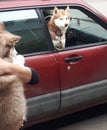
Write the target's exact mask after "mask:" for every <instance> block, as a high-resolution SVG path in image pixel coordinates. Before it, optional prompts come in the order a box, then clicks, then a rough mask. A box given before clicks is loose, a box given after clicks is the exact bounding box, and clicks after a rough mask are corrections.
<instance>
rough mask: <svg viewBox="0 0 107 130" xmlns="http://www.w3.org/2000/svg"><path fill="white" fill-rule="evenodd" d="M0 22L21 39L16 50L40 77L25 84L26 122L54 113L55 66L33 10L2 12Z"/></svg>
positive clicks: (57, 98)
mask: <svg viewBox="0 0 107 130" xmlns="http://www.w3.org/2000/svg"><path fill="white" fill-rule="evenodd" d="M0 21H2V22H3V23H4V24H5V28H6V29H7V30H8V31H10V32H11V33H14V34H17V35H20V36H21V37H22V38H21V40H20V41H19V42H18V43H17V44H16V50H17V51H18V53H19V54H22V55H24V56H25V60H26V65H27V66H30V67H33V68H34V69H35V70H36V71H37V72H38V74H39V77H40V82H39V84H38V85H33V86H30V85H25V96H26V99H27V110H28V114H27V120H32V119H35V120H36V119H38V118H42V117H45V116H47V115H51V114H53V113H56V112H57V111H58V109H59V105H60V88H59V85H60V82H59V71H58V65H57V62H56V59H55V56H54V54H53V53H52V51H51V49H50V44H49V45H48V42H49V41H48V38H47V36H46V33H45V32H44V29H43V27H42V24H41V22H40V19H39V17H38V15H37V13H36V11H35V9H23V10H21V9H19V10H17V9H15V10H11V11H9V10H6V11H2V12H0Z"/></svg>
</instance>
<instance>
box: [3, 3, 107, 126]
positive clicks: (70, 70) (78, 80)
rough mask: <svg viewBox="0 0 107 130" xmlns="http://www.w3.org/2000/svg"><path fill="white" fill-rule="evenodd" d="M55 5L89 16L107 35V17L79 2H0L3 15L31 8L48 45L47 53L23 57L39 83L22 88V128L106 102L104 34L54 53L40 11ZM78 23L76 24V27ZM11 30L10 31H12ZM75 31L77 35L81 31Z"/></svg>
mask: <svg viewBox="0 0 107 130" xmlns="http://www.w3.org/2000/svg"><path fill="white" fill-rule="evenodd" d="M55 6H58V7H65V6H70V7H71V8H73V7H76V8H77V9H80V8H82V10H84V11H83V12H85V11H86V12H87V14H90V16H92V17H91V18H92V19H95V20H96V21H98V25H101V26H102V28H104V29H105V31H104V34H106V33H107V18H106V17H104V16H103V15H102V14H101V13H99V12H98V11H97V10H95V9H93V8H92V7H90V6H89V5H88V4H87V3H85V2H83V1H81V0H72V1H70V0H37V1H36V0H19V1H17V0H8V1H0V12H3V13H5V12H6V11H8V12H9V11H10V12H11V11H15V10H17V11H18V10H30V9H35V10H36V11H37V15H39V18H40V20H41V21H42V22H41V25H42V27H43V29H44V31H45V33H44V35H45V38H46V39H47V44H48V45H49V49H48V51H44V52H43V53H38V52H37V53H34V54H27V55H25V59H26V64H27V65H28V66H31V67H33V68H35V69H36V70H37V71H38V73H39V75H40V83H39V84H37V85H33V86H30V85H25V96H26V99H27V101H28V104H27V106H28V121H27V122H26V124H25V127H26V126H28V125H32V124H36V123H38V122H43V121H46V120H50V119H53V118H56V117H60V116H63V115H66V114H68V113H72V112H76V111H79V110H81V109H86V108H88V107H91V106H94V105H98V104H101V103H105V102H106V101H107V93H106V87H105V86H106V83H107V82H106V80H107V59H106V58H107V35H106V36H105V37H104V41H101V42H100V40H101V39H103V38H102V37H103V35H102V37H101V38H99V41H98V44H97V43H95V44H94V43H91V44H90V43H89V45H80V46H74V47H68V48H65V49H64V50H61V51H57V50H55V49H54V48H53V46H52V42H51V40H50V36H49V32H48V30H47V26H46V23H45V20H44V17H43V14H42V10H45V9H49V8H53V7H55ZM0 16H1V15H0ZM71 17H72V16H71ZM74 19H75V18H74ZM81 23H82V22H81V21H80V25H81ZM13 24H14V23H13ZM71 25H72V24H71ZM71 28H72V26H71ZM78 28H79V26H78ZM89 28H91V26H89ZM89 28H88V29H89ZM83 29H84V28H83ZM12 31H13V32H14V29H13V30H12ZM16 31H17V30H16ZM79 31H80V32H79V33H80V34H81V30H79ZM82 31H84V30H82ZM86 31H87V30H86ZM88 31H89V30H88ZM88 31H87V32H88ZM88 33H90V31H89V32H88ZM80 34H79V35H80ZM86 34H87V33H86ZM96 35H97V30H96ZM83 36H84V35H83ZM98 36H99V35H98ZM80 38H81V37H80ZM87 38H88V37H87ZM91 38H92V39H93V37H91ZM91 38H89V39H88V40H90V39H91ZM95 38H97V37H95ZM29 47H30V46H29ZM76 59H77V60H76ZM69 60H71V62H70V61H69ZM100 84H101V85H100ZM100 92H101V93H100Z"/></svg>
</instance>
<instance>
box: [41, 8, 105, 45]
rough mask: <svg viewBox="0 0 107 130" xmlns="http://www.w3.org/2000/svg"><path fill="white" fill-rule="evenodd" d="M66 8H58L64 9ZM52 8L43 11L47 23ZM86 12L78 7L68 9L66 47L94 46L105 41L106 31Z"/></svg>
mask: <svg viewBox="0 0 107 130" xmlns="http://www.w3.org/2000/svg"><path fill="white" fill-rule="evenodd" d="M65 8H66V7H58V9H65ZM53 9H54V7H53V8H50V9H49V8H48V9H44V10H43V14H44V17H45V19H46V21H47V23H48V21H49V20H50V18H51V16H52V14H53ZM90 14H91V12H90V13H89V12H88V11H87V10H85V9H83V8H80V7H70V16H71V18H72V19H71V21H70V25H69V27H68V29H67V32H66V46H65V47H72V46H80V45H91V44H92V45H93V44H94V45H96V44H99V43H104V42H105V41H107V30H106V29H104V28H103V27H102V26H101V25H100V24H99V23H97V21H96V17H95V16H94V17H93V18H92V16H93V14H91V15H90Z"/></svg>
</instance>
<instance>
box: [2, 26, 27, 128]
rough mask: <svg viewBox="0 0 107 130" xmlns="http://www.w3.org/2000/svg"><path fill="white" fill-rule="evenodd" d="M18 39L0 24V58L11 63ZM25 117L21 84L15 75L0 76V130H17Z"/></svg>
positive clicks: (18, 37)
mask: <svg viewBox="0 0 107 130" xmlns="http://www.w3.org/2000/svg"><path fill="white" fill-rule="evenodd" d="M20 38H21V37H20V36H17V35H13V34H11V33H10V32H8V31H6V30H5V27H4V24H3V23H0V58H2V59H4V60H5V61H7V62H13V59H15V58H13V55H14V56H15V54H14V53H15V49H14V44H15V43H16V42H18V41H19V40H20ZM16 57H17V56H16ZM25 115H26V101H25V96H24V90H23V84H22V82H21V81H20V80H19V79H18V78H17V76H16V75H4V76H0V130H19V128H20V127H21V125H22V124H23V120H25Z"/></svg>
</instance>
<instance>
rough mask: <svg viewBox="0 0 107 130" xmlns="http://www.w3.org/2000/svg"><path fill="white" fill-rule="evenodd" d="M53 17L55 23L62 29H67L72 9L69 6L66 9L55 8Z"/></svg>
mask: <svg viewBox="0 0 107 130" xmlns="http://www.w3.org/2000/svg"><path fill="white" fill-rule="evenodd" d="M53 18H54V22H55V25H56V26H57V27H59V28H60V29H62V30H63V29H65V30H66V29H67V28H68V26H69V24H70V11H69V7H67V8H66V9H65V10H64V9H58V8H57V7H55V8H54V11H53Z"/></svg>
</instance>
